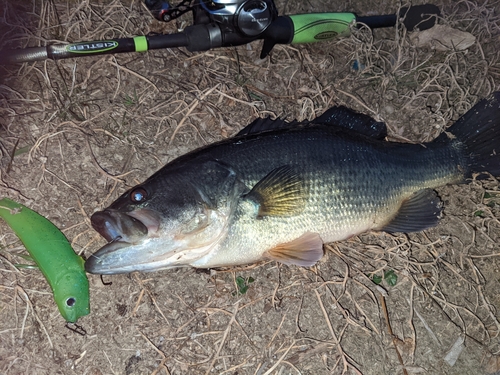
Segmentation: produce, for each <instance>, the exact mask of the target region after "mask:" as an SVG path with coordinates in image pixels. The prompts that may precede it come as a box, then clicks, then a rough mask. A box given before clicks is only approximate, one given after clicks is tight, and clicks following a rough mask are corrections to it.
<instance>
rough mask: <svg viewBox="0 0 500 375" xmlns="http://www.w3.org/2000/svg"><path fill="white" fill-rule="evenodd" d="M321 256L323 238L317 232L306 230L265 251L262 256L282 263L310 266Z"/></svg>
mask: <svg viewBox="0 0 500 375" xmlns="http://www.w3.org/2000/svg"><path fill="white" fill-rule="evenodd" d="M322 256H323V240H322V239H321V237H320V236H319V234H318V233H312V232H306V233H304V234H303V235H302V236H300V237H299V238H297V239H295V240H293V241H290V242H286V243H283V244H279V245H278V246H276V247H274V248H272V249H270V250H268V251H266V252H265V253H264V257H266V258H269V259H272V260H275V261H277V262H280V263H284V264H294V265H297V266H302V267H311V266H313V265H315V264H316V262H317V261H318V260H320V259H321V257H322Z"/></svg>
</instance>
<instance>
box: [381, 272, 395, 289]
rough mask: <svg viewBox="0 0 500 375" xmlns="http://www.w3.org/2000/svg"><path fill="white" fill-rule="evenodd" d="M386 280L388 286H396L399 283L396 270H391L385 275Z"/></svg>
mask: <svg viewBox="0 0 500 375" xmlns="http://www.w3.org/2000/svg"><path fill="white" fill-rule="evenodd" d="M384 280H385V281H386V282H387V285H389V286H394V285H396V284H397V282H398V275H396V273H395V272H394V270H389V271H387V272H386V273H384Z"/></svg>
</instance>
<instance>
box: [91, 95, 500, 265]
mask: <svg viewBox="0 0 500 375" xmlns="http://www.w3.org/2000/svg"><path fill="white" fill-rule="evenodd" d="M499 102H500V94H499V93H495V94H493V95H492V96H491V97H489V98H487V99H484V100H482V101H480V102H479V103H478V104H477V105H476V106H475V107H474V108H473V109H471V110H470V111H469V112H467V113H466V114H465V115H464V116H463V117H461V118H460V119H459V120H458V121H457V122H456V123H455V124H454V125H453V126H452V127H450V128H449V129H448V130H449V132H448V133H443V134H442V135H440V136H439V137H438V138H437V139H436V140H434V141H432V142H429V143H425V144H408V143H397V142H388V141H385V140H383V139H381V138H382V136H383V134H385V129H383V128H381V127H380V123H376V122H375V121H374V120H371V121H372V122H373V123H376V124H378V125H377V127H374V126H371V124H370V121H367V119H366V116H365V117H363V121H354V120H355V119H356V116H359V115H357V114H355V113H353V112H352V113H350V115H349V116H343V117H342V116H341V117H339V116H335V111H340V112H341V113H343V114H345V113H346V111H348V110H347V109H346V108H342V107H341V108H340V109H339V108H337V107H334V108H332V109H330V110H329V111H327V113H325V114H324V115H323V116H320V118H318V122H321V123H315V122H314V121H312V122H310V123H309V122H307V123H297V122H292V123H291V124H288V125H287V123H286V122H284V121H283V120H279V121H278V123H277V128H276V129H273V120H269V119H266V120H262V121H263V122H262V123H259V121H261V120H256V121H254V123H252V124H250V125H249V126H248V127H247V128H245V129H244V130H243V131H242V132H240V135H239V136H238V135H237V136H236V137H233V138H229V139H226V140H223V141H220V142H217V143H214V144H211V145H208V146H205V147H203V148H200V149H197V150H194V151H192V152H190V153H188V154H186V155H183V156H180V157H179V158H177V159H175V160H173V161H171V162H170V163H168V164H167V165H166V166H164V167H163V168H162V169H160V170H159V171H158V172H157V173H155V174H154V175H153V176H151V177H150V178H149V179H147V180H146V181H145V182H144V183H142V184H140V185H138V186H136V187H134V188H132V189H131V190H129V191H127V192H125V193H124V194H123V195H122V196H121V197H119V198H118V199H117V200H116V201H115V202H114V203H113V204H111V205H110V206H109V207H108V208H107V209H106V210H104V211H100V212H97V213H95V214H94V215H93V216H92V218H91V221H92V225H93V226H94V228H95V229H96V230H97V231H99V232H100V233H101V234H102V235H103V236H104V237H105V238H106V239H108V241H110V243H109V244H108V245H106V246H104V247H103V248H102V249H100V250H98V251H97V252H96V253H95V254H93V255H91V256H90V257H89V259H88V260H87V262H86V266H85V267H86V269H87V271H88V272H93V273H101V274H105V273H107V274H113V273H123V272H131V271H136V270H139V271H153V270H158V269H164V268H172V267H180V266H194V267H202V268H211V267H223V266H234V265H241V264H248V263H252V262H256V261H259V260H261V259H264V258H268V259H274V260H277V261H280V262H283V263H286V264H296V265H301V266H310V265H313V264H314V263H316V262H317V261H318V260H319V259H320V258H321V256H322V254H323V249H322V245H323V243H324V242H333V241H340V240H343V239H346V238H349V237H351V236H353V235H357V234H360V233H363V232H365V231H368V230H387V231H390V232H398V231H401V232H412V231H420V230H424V229H426V228H428V227H431V226H434V225H437V223H438V222H439V218H440V216H441V202H440V200H439V198H438V197H437V195H436V193H435V192H434V191H433V190H432V189H434V188H436V187H439V186H443V185H446V184H455V183H462V182H465V181H466V180H468V179H470V178H471V177H472V174H473V173H476V172H488V173H490V174H492V175H494V176H499V175H500V150H498V151H499V152H497V148H498V147H499V145H500V104H499ZM332 114H333V115H332ZM335 118H348V119H354V120H353V121H340V122H337V123H335V122H333V123H329V122H328V121H326V122H325V120H321V121H320V119H335ZM332 121H333V120H332ZM256 123H259V124H258V126H254V125H255V124H256ZM373 123H372V125H373ZM360 124H362V125H363V126H365V128H363V127H362V126H360ZM252 129H259V132H258V133H255V132H254V131H252ZM367 129H370V132H368V131H367ZM373 129H379V130H378V131H375V132H374V131H373Z"/></svg>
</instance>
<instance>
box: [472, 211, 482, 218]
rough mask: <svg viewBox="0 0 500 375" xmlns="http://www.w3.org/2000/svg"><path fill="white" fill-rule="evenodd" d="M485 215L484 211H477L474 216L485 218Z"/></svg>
mask: <svg viewBox="0 0 500 375" xmlns="http://www.w3.org/2000/svg"><path fill="white" fill-rule="evenodd" d="M483 215H484V211H481V210H477V211H476V212H474V216H479V217H483Z"/></svg>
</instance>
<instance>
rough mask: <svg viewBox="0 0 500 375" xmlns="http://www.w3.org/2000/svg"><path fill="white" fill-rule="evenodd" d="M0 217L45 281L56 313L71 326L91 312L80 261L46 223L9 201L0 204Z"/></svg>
mask: <svg viewBox="0 0 500 375" xmlns="http://www.w3.org/2000/svg"><path fill="white" fill-rule="evenodd" d="M0 217H1V218H3V219H4V220H5V221H6V222H7V224H8V225H9V226H10V227H11V228H12V230H13V231H14V233H15V234H16V235H17V236H18V237H19V239H20V240H21V241H22V243H23V244H24V246H25V247H26V250H28V252H29V253H30V255H31V257H32V258H33V260H34V261H35V263H36V264H37V266H38V268H40V270H41V271H42V273H43V275H44V276H45V278H46V279H47V281H48V283H49V285H50V287H51V288H52V292H53V293H54V300H55V301H56V303H57V306H58V308H59V312H60V313H61V315H62V316H63V318H64V319H66V321H67V322H70V323H74V322H76V321H77V320H78V318H80V317H82V316H85V315H87V314H88V313H89V312H90V298H89V281H88V279H87V275H86V273H85V269H84V266H83V265H84V261H83V259H82V257H80V256H78V255H76V254H75V252H74V251H73V249H72V247H71V244H70V243H69V241H68V240H67V238H66V237H65V236H64V234H63V233H62V232H61V231H60V230H59V229H58V228H57V227H56V226H55V225H54V224H52V223H51V222H50V221H49V220H47V219H46V218H44V217H43V216H41V215H40V214H38V213H36V212H35V211H33V210H30V209H29V208H27V207H25V206H23V205H22V204H19V203H16V202H14V201H12V200H10V199H8V198H3V199H1V200H0Z"/></svg>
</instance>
